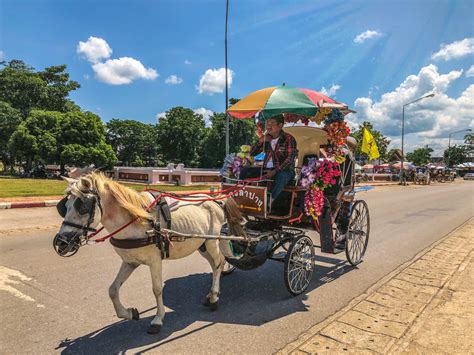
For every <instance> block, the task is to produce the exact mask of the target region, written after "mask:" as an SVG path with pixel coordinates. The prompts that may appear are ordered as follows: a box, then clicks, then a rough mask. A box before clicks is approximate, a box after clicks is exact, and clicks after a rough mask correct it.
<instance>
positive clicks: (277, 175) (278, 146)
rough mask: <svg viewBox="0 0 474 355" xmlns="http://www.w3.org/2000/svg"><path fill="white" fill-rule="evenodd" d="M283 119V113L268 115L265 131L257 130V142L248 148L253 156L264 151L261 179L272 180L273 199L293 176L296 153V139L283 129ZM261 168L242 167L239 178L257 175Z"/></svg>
mask: <svg viewBox="0 0 474 355" xmlns="http://www.w3.org/2000/svg"><path fill="white" fill-rule="evenodd" d="M284 122H285V119H284V117H283V115H281V114H280V115H277V116H273V117H270V118H269V119H268V120H267V121H266V123H265V133H264V134H261V133H259V131H258V130H257V136H259V137H258V142H257V143H255V144H254V145H253V146H252V148H251V149H250V155H252V156H255V155H257V154H259V153H261V152H262V151H263V152H265V158H264V160H263V176H262V179H271V180H273V184H272V188H271V193H272V201H274V200H275V199H276V198H277V197H278V196H279V195H280V193H281V192H282V191H283V189H284V187H285V185H287V184H288V182H289V181H291V180H293V178H294V177H295V160H296V157H297V155H298V151H297V149H296V140H295V138H294V137H293V136H292V135H291V134H288V133H286V132H285V131H283V124H284ZM261 172H262V169H261V168H255V167H254V168H244V169H242V171H241V172H240V175H239V178H240V179H242V180H243V179H246V178H250V177H258V176H260V174H261Z"/></svg>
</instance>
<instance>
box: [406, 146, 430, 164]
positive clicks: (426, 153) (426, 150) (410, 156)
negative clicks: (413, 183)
mask: <svg viewBox="0 0 474 355" xmlns="http://www.w3.org/2000/svg"><path fill="white" fill-rule="evenodd" d="M431 153H433V149H431V148H430V147H428V146H425V147H423V148H418V149H415V150H414V151H413V152H411V153H407V160H408V161H411V162H413V164H415V165H417V166H420V165H425V164H428V163H429V162H430V161H431Z"/></svg>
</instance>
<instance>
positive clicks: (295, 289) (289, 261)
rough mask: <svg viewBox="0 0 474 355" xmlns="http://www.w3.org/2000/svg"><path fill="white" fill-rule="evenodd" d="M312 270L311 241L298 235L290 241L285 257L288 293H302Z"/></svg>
mask: <svg viewBox="0 0 474 355" xmlns="http://www.w3.org/2000/svg"><path fill="white" fill-rule="evenodd" d="M313 270H314V246H313V241H312V240H311V238H309V237H308V236H306V235H300V236H299V237H297V238H296V239H294V240H293V241H292V243H291V244H290V247H289V248H288V253H287V254H286V257H285V275H284V277H285V286H286V289H287V290H288V292H289V293H291V294H292V295H293V296H297V295H299V294H301V293H303V292H304V291H305V290H306V288H307V287H308V286H309V284H310V282H311V276H312V275H313Z"/></svg>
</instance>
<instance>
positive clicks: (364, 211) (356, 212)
mask: <svg viewBox="0 0 474 355" xmlns="http://www.w3.org/2000/svg"><path fill="white" fill-rule="evenodd" d="M369 233H370V217H369V208H368V207H367V203H365V201H362V200H361V201H357V202H356V203H355V204H354V206H352V212H351V219H350V222H349V228H348V231H347V237H346V257H347V260H348V261H349V263H351V264H352V265H354V266H356V265H357V264H359V263H360V262H361V261H362V259H363V257H364V254H365V250H366V249H367V243H368V242H369Z"/></svg>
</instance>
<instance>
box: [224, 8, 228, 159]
mask: <svg viewBox="0 0 474 355" xmlns="http://www.w3.org/2000/svg"><path fill="white" fill-rule="evenodd" d="M228 19H229V0H227V1H226V5H225V40H224V51H225V114H226V117H225V155H226V156H228V155H229V115H228V114H227V109H228V108H229V87H228V85H227V80H228V79H227V22H228Z"/></svg>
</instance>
